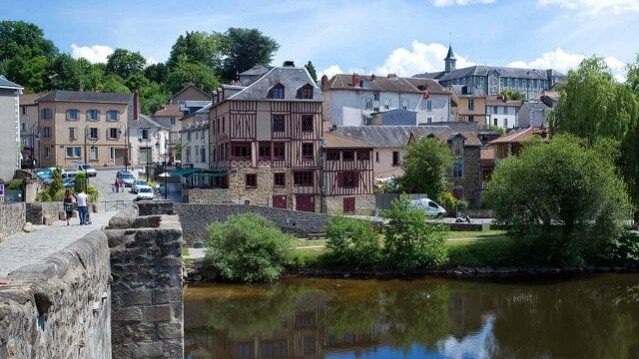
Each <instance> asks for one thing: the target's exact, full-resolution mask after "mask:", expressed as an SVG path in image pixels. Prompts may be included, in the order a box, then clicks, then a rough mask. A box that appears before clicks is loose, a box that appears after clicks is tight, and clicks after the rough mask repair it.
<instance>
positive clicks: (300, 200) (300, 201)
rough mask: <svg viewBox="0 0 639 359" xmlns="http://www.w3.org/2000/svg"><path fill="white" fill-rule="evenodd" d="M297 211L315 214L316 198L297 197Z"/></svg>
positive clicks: (309, 196)
mask: <svg viewBox="0 0 639 359" xmlns="http://www.w3.org/2000/svg"><path fill="white" fill-rule="evenodd" d="M295 209H296V210H298V211H304V212H315V196H313V195H311V194H298V195H295Z"/></svg>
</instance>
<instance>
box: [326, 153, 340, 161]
mask: <svg viewBox="0 0 639 359" xmlns="http://www.w3.org/2000/svg"><path fill="white" fill-rule="evenodd" d="M326 160H327V161H339V151H337V150H328V151H326Z"/></svg>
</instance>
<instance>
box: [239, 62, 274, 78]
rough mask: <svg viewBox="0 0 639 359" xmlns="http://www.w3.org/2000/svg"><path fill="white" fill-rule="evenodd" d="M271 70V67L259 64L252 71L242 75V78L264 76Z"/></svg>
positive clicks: (249, 70)
mask: <svg viewBox="0 0 639 359" xmlns="http://www.w3.org/2000/svg"><path fill="white" fill-rule="evenodd" d="M268 70H270V67H266V66H264V65H260V64H257V65H255V66H253V67H251V68H250V69H248V70H246V71H244V72H242V73H240V76H262V75H264V74H265V73H267V72H268Z"/></svg>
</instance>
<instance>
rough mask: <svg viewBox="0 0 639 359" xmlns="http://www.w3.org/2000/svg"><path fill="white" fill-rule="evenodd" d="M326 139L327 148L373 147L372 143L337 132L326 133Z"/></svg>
mask: <svg viewBox="0 0 639 359" xmlns="http://www.w3.org/2000/svg"><path fill="white" fill-rule="evenodd" d="M324 141H325V145H324V147H326V148H373V146H372V145H371V144H368V143H365V142H362V141H358V140H356V139H353V138H349V137H346V136H342V135H339V134H337V133H335V132H327V133H325V134H324Z"/></svg>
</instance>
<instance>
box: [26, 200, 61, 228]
mask: <svg viewBox="0 0 639 359" xmlns="http://www.w3.org/2000/svg"><path fill="white" fill-rule="evenodd" d="M63 210H64V207H63V205H62V202H35V203H27V213H26V221H27V222H31V223H33V224H42V218H43V217H44V216H45V215H49V216H51V218H52V219H53V220H54V221H56V220H58V213H59V212H60V211H63Z"/></svg>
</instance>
